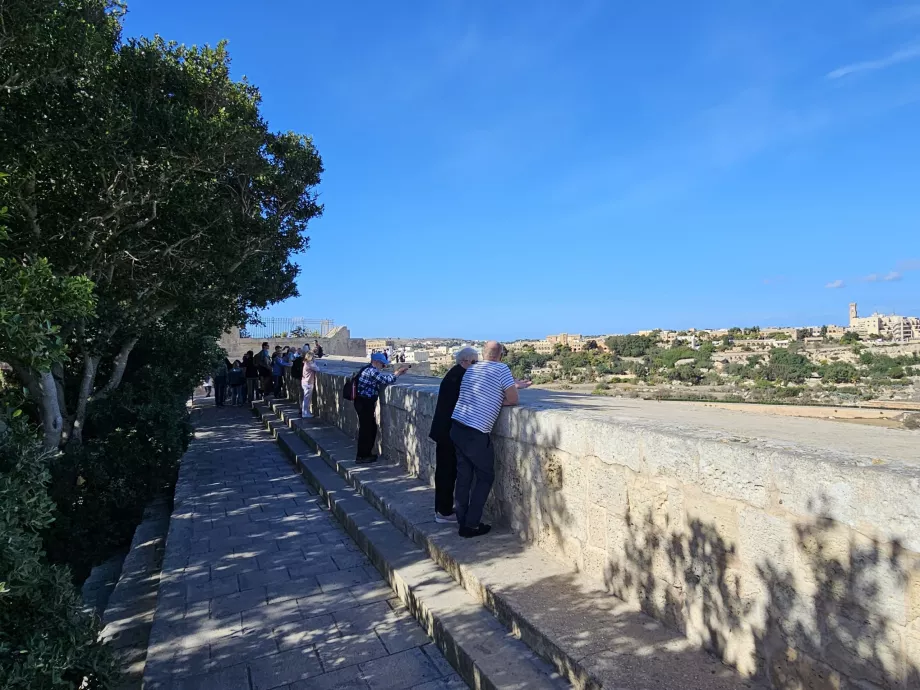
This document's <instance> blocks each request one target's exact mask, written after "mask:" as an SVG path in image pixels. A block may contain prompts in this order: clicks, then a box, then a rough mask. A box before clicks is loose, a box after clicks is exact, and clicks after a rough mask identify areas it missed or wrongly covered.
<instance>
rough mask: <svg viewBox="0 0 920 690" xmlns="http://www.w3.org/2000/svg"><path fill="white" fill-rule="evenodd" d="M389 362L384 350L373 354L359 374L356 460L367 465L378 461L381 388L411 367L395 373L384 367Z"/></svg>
mask: <svg viewBox="0 0 920 690" xmlns="http://www.w3.org/2000/svg"><path fill="white" fill-rule="evenodd" d="M388 364H389V360H387V356H386V355H385V354H383V353H382V352H375V353H374V354H372V355H371V363H370V365H369V366H366V367H364V369H362V370H361V372H360V373H359V374H358V390H357V395H356V396H355V412H357V413H358V456H357V458H355V462H356V463H357V464H359V465H365V464H368V463H371V462H377V456H376V455H374V442H375V441H376V440H377V417H376V410H377V399H378V398H379V397H380V389H381V388H383V387H384V386H388V385H390V384H391V383H393V382H394V381H395V380H396V379H397V378H399V377H400V376H402V375H403V374H405V373H406V370H407V369H408V368H409V367H400V368H399V369H397V370H396V372H395V373H393V374H388V373H386V372H385V371H383V369H384V368H385V367H386V366H387V365H388Z"/></svg>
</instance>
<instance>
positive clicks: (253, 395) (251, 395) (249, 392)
mask: <svg viewBox="0 0 920 690" xmlns="http://www.w3.org/2000/svg"><path fill="white" fill-rule="evenodd" d="M243 371H244V372H245V373H246V401H247V402H250V403H251V402H255V400H256V399H257V398H258V397H259V368H258V367H257V366H256V358H255V355H253V354H252V350H249V351H248V352H246V354H245V355H243Z"/></svg>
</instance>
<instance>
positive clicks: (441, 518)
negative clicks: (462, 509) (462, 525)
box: [434, 511, 457, 525]
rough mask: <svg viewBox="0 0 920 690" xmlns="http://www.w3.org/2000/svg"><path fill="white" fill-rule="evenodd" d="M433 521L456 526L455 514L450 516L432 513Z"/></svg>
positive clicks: (436, 512)
mask: <svg viewBox="0 0 920 690" xmlns="http://www.w3.org/2000/svg"><path fill="white" fill-rule="evenodd" d="M434 521H435V522H438V523H440V524H442V525H450V524H454V525H455V524H457V514H456V513H451V514H450V515H441V513H439V512H438V511H434Z"/></svg>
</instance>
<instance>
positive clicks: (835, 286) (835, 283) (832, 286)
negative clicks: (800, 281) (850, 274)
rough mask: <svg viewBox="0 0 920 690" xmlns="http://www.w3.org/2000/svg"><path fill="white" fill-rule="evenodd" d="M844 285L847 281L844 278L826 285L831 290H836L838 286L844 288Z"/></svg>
mask: <svg viewBox="0 0 920 690" xmlns="http://www.w3.org/2000/svg"><path fill="white" fill-rule="evenodd" d="M844 285H845V283H844V282H843V281H842V280H835V281H833V282H830V283H828V284H827V285H825V286H824V287H826V288H828V289H830V290H836V289H837V288H842V287H843V286H844Z"/></svg>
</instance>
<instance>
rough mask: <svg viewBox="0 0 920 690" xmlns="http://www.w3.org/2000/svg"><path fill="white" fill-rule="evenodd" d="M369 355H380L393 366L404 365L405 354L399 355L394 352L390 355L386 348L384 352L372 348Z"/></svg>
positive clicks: (388, 349)
mask: <svg viewBox="0 0 920 690" xmlns="http://www.w3.org/2000/svg"><path fill="white" fill-rule="evenodd" d="M371 354H372V355H377V354H382V355H384V356H385V357H386V358H387V361H388V362H392V363H393V364H405V363H406V355H405V354H400V353H398V352H396V351H394V352H393V353H392V354H390V348H387V349H386V350H378V349H376V348H374V349H373V350H371Z"/></svg>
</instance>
